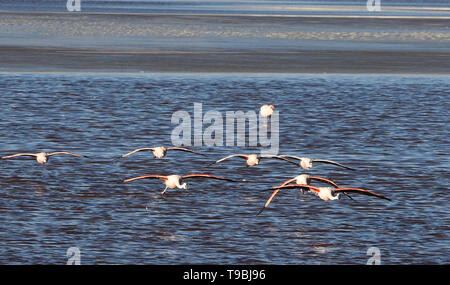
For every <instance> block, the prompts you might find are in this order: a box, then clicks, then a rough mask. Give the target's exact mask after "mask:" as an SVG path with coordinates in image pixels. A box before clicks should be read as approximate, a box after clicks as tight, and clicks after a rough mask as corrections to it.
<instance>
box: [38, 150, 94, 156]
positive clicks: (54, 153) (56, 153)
mask: <svg viewBox="0 0 450 285" xmlns="http://www.w3.org/2000/svg"><path fill="white" fill-rule="evenodd" d="M58 154H67V155H72V156H77V157H86V156H85V155H81V154H77V153H72V152H67V151H55V152H52V153H48V154H47V155H48V156H52V155H58Z"/></svg>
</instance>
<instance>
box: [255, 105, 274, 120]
mask: <svg viewBox="0 0 450 285" xmlns="http://www.w3.org/2000/svg"><path fill="white" fill-rule="evenodd" d="M273 109H275V106H274V105H263V106H261V108H260V109H259V115H260V116H261V117H263V118H266V119H267V118H270V116H272V114H273Z"/></svg>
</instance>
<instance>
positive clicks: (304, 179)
mask: <svg viewBox="0 0 450 285" xmlns="http://www.w3.org/2000/svg"><path fill="white" fill-rule="evenodd" d="M311 180H316V181H320V182H325V183H328V184H330V185H332V186H333V187H336V188H339V186H338V185H337V184H336V183H335V182H333V181H331V180H329V179H326V178H323V177H320V176H310V175H309V174H300V175H298V176H296V177H294V178H291V179H288V180H286V181H284V182H283V183H281V185H280V186H278V187H282V186H285V185H288V184H289V183H291V182H293V181H295V183H296V184H301V185H310V184H311ZM278 187H275V190H274V191H273V193H272V195H271V196H270V197H269V199H268V200H267V202H266V204H264V206H263V207H262V208H261V210H259V212H258V214H257V215H259V214H261V213H262V212H263V211H264V210H265V209H266V208H267V207H268V206H269V204H270V202H272V200H273V198H274V197H275V195H277V193H278V191H280V188H278ZM303 189H305V188H300V190H301V191H302V193H303ZM343 193H344V194H346V193H345V192H343ZM347 196H348V195H347ZM348 197H349V198H350V199H352V198H351V197H350V196H348Z"/></svg>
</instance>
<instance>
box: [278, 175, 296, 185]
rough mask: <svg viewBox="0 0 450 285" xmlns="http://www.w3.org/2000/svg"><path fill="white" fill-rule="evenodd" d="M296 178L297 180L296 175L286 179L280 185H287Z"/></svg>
mask: <svg viewBox="0 0 450 285" xmlns="http://www.w3.org/2000/svg"><path fill="white" fill-rule="evenodd" d="M295 180H297V178H296V177H294V178H291V179H288V180H286V181H284V182H283V183H281V185H280V186H284V185H287V184H289V183H291V182H293V181H295Z"/></svg>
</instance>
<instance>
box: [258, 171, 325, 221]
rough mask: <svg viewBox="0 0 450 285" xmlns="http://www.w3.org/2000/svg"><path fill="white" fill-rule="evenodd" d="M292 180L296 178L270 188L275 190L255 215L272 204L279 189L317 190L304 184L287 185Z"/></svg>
mask: <svg viewBox="0 0 450 285" xmlns="http://www.w3.org/2000/svg"><path fill="white" fill-rule="evenodd" d="M294 180H296V178H292V179H289V180H286V181H285V182H283V184H281V185H280V186H276V187H272V189H275V190H274V191H273V192H272V195H270V197H269V199H268V200H267V202H266V204H264V206H263V207H262V208H261V209H260V210H259V211H258V213H257V214H256V215H257V216H258V215H259V214H261V213H262V212H263V211H264V210H265V209H266V208H267V207H268V206H269V204H270V202H272V200H273V198H274V197H275V195H277V193H278V192H279V191H280V189H285V188H288V189H292V188H309V189H311V188H315V189H317V188H316V187H313V186H310V185H305V184H289V185H287V184H288V183H290V182H292V181H294Z"/></svg>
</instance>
